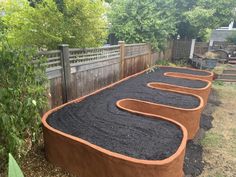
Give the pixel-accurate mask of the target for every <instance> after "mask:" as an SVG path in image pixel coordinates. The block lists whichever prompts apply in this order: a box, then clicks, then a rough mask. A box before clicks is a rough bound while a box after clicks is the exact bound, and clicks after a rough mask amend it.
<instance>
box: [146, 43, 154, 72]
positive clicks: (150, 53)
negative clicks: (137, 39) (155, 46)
mask: <svg viewBox="0 0 236 177" xmlns="http://www.w3.org/2000/svg"><path fill="white" fill-rule="evenodd" d="M147 45H148V57H149V67H150V68H151V67H152V66H153V58H152V46H151V44H150V43H148V44H147Z"/></svg>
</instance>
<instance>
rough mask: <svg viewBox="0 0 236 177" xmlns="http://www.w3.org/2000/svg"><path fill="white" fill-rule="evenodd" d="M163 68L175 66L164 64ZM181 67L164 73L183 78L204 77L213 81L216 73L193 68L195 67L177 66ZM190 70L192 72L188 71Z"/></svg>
mask: <svg viewBox="0 0 236 177" xmlns="http://www.w3.org/2000/svg"><path fill="white" fill-rule="evenodd" d="M163 68H173V67H168V66H164V67H163ZM175 68H177V69H179V71H174V72H171V71H170V72H166V73H165V74H164V75H165V76H177V77H182V78H196V79H203V80H208V81H210V82H212V80H213V78H214V73H213V72H210V71H206V70H199V69H193V68H187V67H186V68H185V67H175ZM187 71H190V72H187ZM191 71H193V72H198V73H191Z"/></svg>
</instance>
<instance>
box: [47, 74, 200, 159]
mask: <svg viewBox="0 0 236 177" xmlns="http://www.w3.org/2000/svg"><path fill="white" fill-rule="evenodd" d="M160 73H161V72H160V70H159V69H156V70H155V71H154V72H150V73H148V74H147V73H144V74H142V75H139V76H136V77H134V78H131V79H129V80H126V81H124V82H122V83H120V84H118V85H116V86H114V87H112V88H109V89H106V90H104V91H101V92H99V93H97V94H96V95H92V96H90V97H88V98H86V99H85V100H83V101H81V102H79V103H76V104H71V105H68V106H66V107H64V108H62V109H61V110H58V111H57V112H55V113H53V114H52V115H51V116H50V117H49V118H48V120H47V121H48V123H49V125H50V126H52V127H54V128H56V129H59V130H61V131H63V132H65V133H68V134H71V135H73V136H77V137H80V138H82V139H85V140H87V141H89V142H91V143H93V144H96V145H98V146H101V147H104V148H105V149H108V150H111V151H114V152H118V153H120V154H124V155H128V156H130V157H135V158H139V159H147V160H161V159H165V158H167V157H169V156H171V155H173V154H174V153H175V152H176V150H177V148H178V147H179V145H180V143H181V140H182V132H181V130H180V129H179V128H178V127H176V126H175V125H173V124H171V123H169V122H166V121H161V120H158V121H157V120H154V119H148V118H146V117H143V116H138V115H134V114H130V113H128V112H126V111H122V110H120V109H118V108H117V107H116V102H117V101H118V100H120V99H123V98H134V99H139V100H145V101H150V102H154V103H161V104H165V105H171V106H175V107H180V108H196V107H197V106H198V105H199V100H198V99H197V98H195V97H193V96H189V95H184V94H177V93H173V92H168V91H162V90H158V89H151V88H148V87H147V83H149V82H153V81H156V80H158V78H159V76H158V75H160ZM160 77H161V76H160ZM172 79H173V80H175V78H172ZM169 80H171V78H169ZM190 82H191V81H190V80H188V83H189V84H190Z"/></svg>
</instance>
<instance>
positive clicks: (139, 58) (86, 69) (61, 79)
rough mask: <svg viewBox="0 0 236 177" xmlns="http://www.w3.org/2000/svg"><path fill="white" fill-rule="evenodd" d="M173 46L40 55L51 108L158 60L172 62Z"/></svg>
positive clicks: (62, 50) (143, 45) (131, 46)
mask: <svg viewBox="0 0 236 177" xmlns="http://www.w3.org/2000/svg"><path fill="white" fill-rule="evenodd" d="M172 46H173V43H172V42H169V43H168V46H167V49H166V51H164V52H156V53H151V49H150V46H149V45H148V44H146V43H141V44H125V43H124V42H121V43H120V45H115V46H109V47H101V48H88V49H70V48H69V47H68V45H60V46H59V49H60V50H54V51H48V52H40V54H41V55H43V56H45V57H47V58H48V63H47V67H48V68H47V76H48V79H49V91H50V95H51V99H50V100H49V102H50V105H51V107H56V106H58V105H61V104H63V103H65V102H67V101H69V100H72V99H75V98H78V97H81V96H84V95H86V94H89V93H91V92H93V91H95V90H98V89H100V88H102V87H105V86H107V85H109V84H111V83H114V82H116V81H118V80H120V79H122V78H124V77H127V76H130V75H132V74H135V73H137V72H140V71H142V70H144V69H146V68H148V67H150V66H152V65H154V64H155V63H156V61H157V60H159V59H171V56H172V49H171V48H172Z"/></svg>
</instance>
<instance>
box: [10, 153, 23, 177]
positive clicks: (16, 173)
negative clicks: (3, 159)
mask: <svg viewBox="0 0 236 177" xmlns="http://www.w3.org/2000/svg"><path fill="white" fill-rule="evenodd" d="M8 177H24V175H23V173H22V171H21V169H20V167H19V165H18V164H17V162H16V160H15V159H14V157H13V156H12V155H11V154H10V153H9V163H8Z"/></svg>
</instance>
